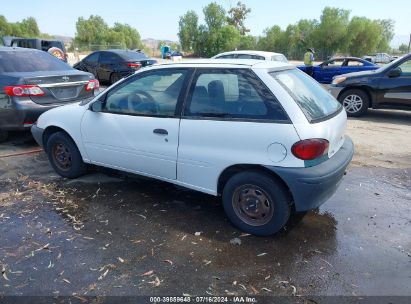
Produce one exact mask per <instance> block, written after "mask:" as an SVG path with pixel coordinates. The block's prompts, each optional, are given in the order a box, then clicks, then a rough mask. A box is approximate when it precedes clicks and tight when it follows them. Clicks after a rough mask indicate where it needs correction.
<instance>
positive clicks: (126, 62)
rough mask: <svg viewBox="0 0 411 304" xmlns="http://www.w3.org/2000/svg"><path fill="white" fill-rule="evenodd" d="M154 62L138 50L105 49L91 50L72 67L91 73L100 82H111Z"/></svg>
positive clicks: (154, 61)
mask: <svg viewBox="0 0 411 304" xmlns="http://www.w3.org/2000/svg"><path fill="white" fill-rule="evenodd" d="M154 63H157V60H154V59H150V58H149V57H147V55H146V54H144V53H143V52H141V51H139V50H137V51H127V50H107V51H97V52H93V53H91V54H90V55H88V56H87V57H86V58H84V59H83V60H81V61H80V62H78V63H76V64H75V65H74V66H73V67H74V68H75V69H78V70H80V71H86V72H90V73H93V74H94V76H95V77H96V78H97V79H98V80H99V81H100V82H105V83H110V84H112V83H115V82H117V81H118V80H120V79H121V78H123V77H126V76H128V75H131V74H133V73H134V72H135V71H136V70H138V69H140V68H141V67H145V66H147V65H152V64H154Z"/></svg>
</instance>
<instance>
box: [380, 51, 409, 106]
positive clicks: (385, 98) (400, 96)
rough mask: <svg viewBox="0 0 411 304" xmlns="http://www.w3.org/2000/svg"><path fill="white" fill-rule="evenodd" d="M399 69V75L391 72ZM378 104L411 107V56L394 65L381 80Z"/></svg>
mask: <svg viewBox="0 0 411 304" xmlns="http://www.w3.org/2000/svg"><path fill="white" fill-rule="evenodd" d="M395 69H399V73H398V74H397V75H394V76H392V75H390V72H391V71H393V70H395ZM378 89H379V90H378V92H379V93H378V97H377V98H378V104H379V105H380V106H398V107H410V108H411V58H410V57H408V58H407V59H405V60H403V61H402V62H400V63H399V64H397V65H395V66H393V67H392V68H391V69H389V70H388V71H386V73H385V74H384V75H383V76H382V77H381V79H380V80H379V88H378Z"/></svg>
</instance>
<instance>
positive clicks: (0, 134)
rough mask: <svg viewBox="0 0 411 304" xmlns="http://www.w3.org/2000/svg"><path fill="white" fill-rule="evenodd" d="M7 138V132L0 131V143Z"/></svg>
mask: <svg viewBox="0 0 411 304" xmlns="http://www.w3.org/2000/svg"><path fill="white" fill-rule="evenodd" d="M7 138H9V132H7V131H4V130H0V142H3V141H6V140H7Z"/></svg>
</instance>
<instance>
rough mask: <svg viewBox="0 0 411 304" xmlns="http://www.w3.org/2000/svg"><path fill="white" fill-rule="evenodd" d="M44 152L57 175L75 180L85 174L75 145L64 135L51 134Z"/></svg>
mask: <svg viewBox="0 0 411 304" xmlns="http://www.w3.org/2000/svg"><path fill="white" fill-rule="evenodd" d="M46 151H47V155H48V158H49V161H50V164H51V166H52V167H53V169H54V170H55V171H56V172H57V173H58V174H59V175H61V176H63V177H67V178H76V177H79V176H81V175H84V174H85V173H86V172H87V165H86V164H85V163H84V162H83V158H82V157H81V154H80V152H79V150H78V148H77V146H76V144H75V143H74V141H73V140H72V139H71V138H70V136H68V135H67V134H66V133H64V132H57V133H54V134H52V135H51V136H50V138H49V139H48V141H47V146H46Z"/></svg>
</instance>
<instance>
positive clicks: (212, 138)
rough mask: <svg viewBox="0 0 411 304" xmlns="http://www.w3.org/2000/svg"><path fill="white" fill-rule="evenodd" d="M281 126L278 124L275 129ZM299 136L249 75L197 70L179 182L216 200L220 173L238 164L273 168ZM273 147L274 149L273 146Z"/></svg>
mask: <svg viewBox="0 0 411 304" xmlns="http://www.w3.org/2000/svg"><path fill="white" fill-rule="evenodd" d="M276 122H280V123H276ZM285 138H287V140H295V141H298V136H297V134H296V132H295V129H294V128H293V126H292V124H291V123H290V121H289V119H288V117H287V115H286V114H285V112H284V110H283V109H282V107H281V105H280V104H279V103H278V101H277V100H276V99H275V97H274V96H273V95H272V93H271V91H269V90H268V89H267V88H266V86H265V85H264V84H263V83H262V82H261V80H260V79H259V78H257V77H256V76H255V74H254V73H252V72H251V71H250V70H249V69H241V68H236V69H221V68H220V69H206V68H202V69H197V71H196V74H195V75H194V77H193V81H192V84H191V88H190V92H189V94H188V97H187V101H186V105H185V109H184V115H183V117H182V119H181V123H180V139H179V148H178V163H177V179H178V181H179V182H180V183H182V184H184V185H186V186H188V187H191V188H194V189H198V190H202V191H204V192H208V193H211V194H215V193H216V191H217V188H216V187H217V181H218V177H219V175H220V174H221V172H222V171H223V170H224V169H225V168H227V167H229V166H232V165H234V164H244V163H247V164H261V163H264V162H265V161H267V159H268V157H269V156H268V155H269V154H270V153H271V152H269V151H270V149H272V148H273V149H277V148H278V150H276V151H279V154H280V155H277V154H275V152H274V151H273V158H272V161H273V164H274V163H278V162H279V161H282V160H283V159H284V158H285V155H284V154H283V152H281V151H283V150H282V146H281V144H277V143H278V142H281V141H282V140H283V139H284V140H285ZM271 145H272V146H271Z"/></svg>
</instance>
